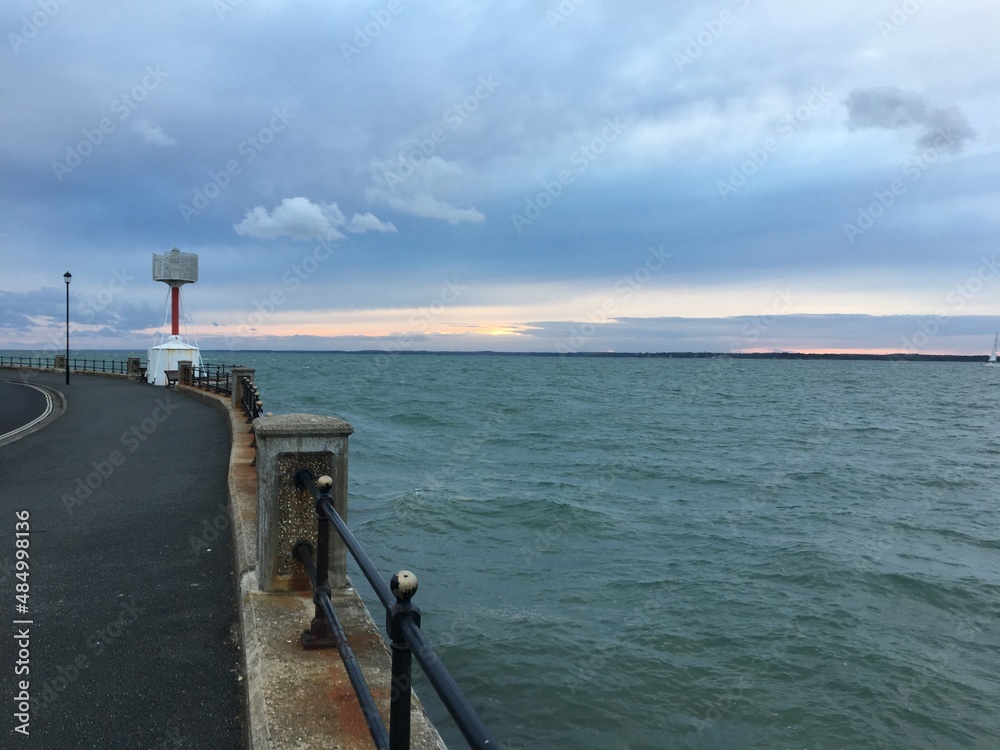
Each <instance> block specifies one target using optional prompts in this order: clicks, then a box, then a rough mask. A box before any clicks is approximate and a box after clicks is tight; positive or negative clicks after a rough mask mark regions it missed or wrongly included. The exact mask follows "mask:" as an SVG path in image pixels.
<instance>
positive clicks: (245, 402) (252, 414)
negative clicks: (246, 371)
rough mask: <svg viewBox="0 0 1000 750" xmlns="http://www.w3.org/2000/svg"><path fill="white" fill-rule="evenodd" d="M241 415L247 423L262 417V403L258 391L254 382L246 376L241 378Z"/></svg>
mask: <svg viewBox="0 0 1000 750" xmlns="http://www.w3.org/2000/svg"><path fill="white" fill-rule="evenodd" d="M240 403H241V405H242V406H243V413H244V414H245V415H246V418H247V422H253V421H254V420H255V419H257V417H263V416H264V402H263V401H261V400H260V391H259V390H258V388H257V386H256V385H254V382H253V381H252V380H251V379H250V378H248V377H247V376H245V375H244V376H243V399H242V400H241V402H240Z"/></svg>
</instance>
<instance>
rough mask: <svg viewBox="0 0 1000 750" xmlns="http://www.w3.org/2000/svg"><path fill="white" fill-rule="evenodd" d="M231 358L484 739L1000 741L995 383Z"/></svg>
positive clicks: (448, 359)
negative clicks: (307, 455) (344, 494)
mask: <svg viewBox="0 0 1000 750" xmlns="http://www.w3.org/2000/svg"><path fill="white" fill-rule="evenodd" d="M231 357H232V355H227V361H228V358H231ZM207 358H208V359H209V360H210V361H215V360H213V359H212V358H211V357H207ZM237 359H239V360H241V363H243V364H247V365H249V366H256V368H257V380H258V382H259V383H260V384H261V387H262V392H263V394H264V398H265V399H266V408H267V409H269V410H271V411H274V412H275V413H290V412H296V411H304V412H315V413H326V414H336V415H338V416H342V417H344V418H345V419H347V420H348V421H350V422H351V423H352V424H353V425H354V427H355V430H356V431H355V434H354V435H353V436H352V438H351V447H350V455H351V458H350V472H351V476H350V486H351V498H350V519H349V520H350V523H351V525H352V526H353V527H354V528H355V529H356V531H357V533H358V536H359V537H360V538H361V539H362V541H363V543H364V544H365V545H366V547H367V549H368V550H369V551H370V553H371V554H372V556H373V558H375V559H376V561H377V562H378V563H379V564H380V565H381V567H382V569H383V571H384V572H385V574H386V575H387V576H388V575H390V574H391V573H392V572H394V571H395V570H396V569H399V568H403V567H406V568H410V569H412V570H414V571H415V572H417V574H418V576H419V578H420V593H419V594H418V596H417V599H416V601H417V603H418V604H419V605H420V606H421V607H422V609H423V612H424V628H425V631H426V632H427V633H428V635H429V637H430V638H431V640H432V642H433V643H435V644H436V645H437V647H438V649H439V651H440V654H441V656H442V658H443V660H444V662H445V664H446V665H447V666H448V667H449V668H450V669H451V671H452V673H453V674H454V675H455V677H456V678H457V680H458V682H459V684H460V685H462V687H463V688H464V689H465V691H466V692H467V694H468V695H469V697H470V699H471V700H472V701H473V703H474V704H475V705H476V706H477V708H479V709H480V711H481V714H482V716H483V718H484V719H485V721H486V722H487V724H488V725H489V726H490V727H491V728H492V729H493V730H494V732H495V733H496V734H497V735H498V738H499V740H500V741H501V742H502V743H503V744H504V746H505V747H508V748H594V749H595V750H596V749H600V750H607V749H609V748H635V749H638V748H752V747H760V748H817V749H819V748H848V747H850V748H857V747H878V748H907V749H908V750H909V749H912V748H996V747H1000V709H998V706H1000V683H998V678H997V675H998V673H1000V655H998V654H1000V652H998V650H997V649H998V645H1000V637H998V633H997V625H998V619H1000V523H998V520H997V518H998V513H997V505H998V503H997V499H998V498H997V487H998V479H1000V471H998V462H1000V443H998V439H1000V420H998V419H997V405H998V400H1000V372H994V371H993V370H992V369H991V368H987V367H983V366H981V365H979V364H940V363H933V364H931V363H928V364H923V363H919V364H916V363H891V362H820V361H805V362H801V361H798V362H797V361H733V360H679V359H565V358H525V357H465V356H462V357H455V356H393V355H390V354H373V355H330V354H325V355H323V354H304V353H298V354H263V353H260V354H258V353H254V354H246V353H240V354H238V355H237ZM355 579H356V580H359V581H361V579H360V576H359V575H357V574H356V575H355ZM359 586H360V587H362V588H363V587H364V586H363V581H362V582H361V583H359ZM420 692H421V694H422V695H423V697H424V698H425V699H426V698H427V697H428V694H429V692H430V691H429V689H428V688H424V689H422V690H421V691H420ZM432 711H433V712H434V714H435V717H436V719H438V720H439V724H440V725H441V726H442V727H443V730H444V733H445V735H446V739H447V740H448V741H449V743H450V744H452V745H453V746H454V747H462V746H464V744H463V742H462V740H461V738H460V736H459V735H458V733H457V732H456V731H455V730H454V728H453V727H449V724H448V719H447V717H446V715H445V714H444V712H443V709H440V708H439V707H435V706H433V704H432Z"/></svg>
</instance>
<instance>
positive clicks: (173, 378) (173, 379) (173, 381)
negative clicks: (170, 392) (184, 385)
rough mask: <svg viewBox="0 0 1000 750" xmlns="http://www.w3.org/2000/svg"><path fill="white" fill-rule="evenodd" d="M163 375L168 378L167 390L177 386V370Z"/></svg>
mask: <svg viewBox="0 0 1000 750" xmlns="http://www.w3.org/2000/svg"><path fill="white" fill-rule="evenodd" d="M163 374H164V375H166V376H167V388H169V387H170V386H172V385H177V370H164V371H163Z"/></svg>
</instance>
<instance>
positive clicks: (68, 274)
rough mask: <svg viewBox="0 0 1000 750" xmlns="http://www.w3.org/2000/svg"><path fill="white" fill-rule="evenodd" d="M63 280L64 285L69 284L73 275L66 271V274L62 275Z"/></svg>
mask: <svg viewBox="0 0 1000 750" xmlns="http://www.w3.org/2000/svg"><path fill="white" fill-rule="evenodd" d="M63 278H64V279H66V283H67V284H69V280H70V279H72V278H73V274H71V273H70V272H69V271H67V272H66V273H64V274H63Z"/></svg>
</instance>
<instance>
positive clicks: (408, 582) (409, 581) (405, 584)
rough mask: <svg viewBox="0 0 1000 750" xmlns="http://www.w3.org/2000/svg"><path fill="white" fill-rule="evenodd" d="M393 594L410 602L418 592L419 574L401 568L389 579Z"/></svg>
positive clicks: (401, 599)
mask: <svg viewBox="0 0 1000 750" xmlns="http://www.w3.org/2000/svg"><path fill="white" fill-rule="evenodd" d="M389 590H390V591H392V595H393V596H394V597H396V598H397V599H399V600H400V601H403V602H408V601H410V599H412V598H413V595H414V594H416V593H417V576H416V574H415V573H413V572H412V571H409V570H401V571H399V572H398V573H396V575H394V576H393V577H392V578H391V579H390V581H389Z"/></svg>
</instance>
